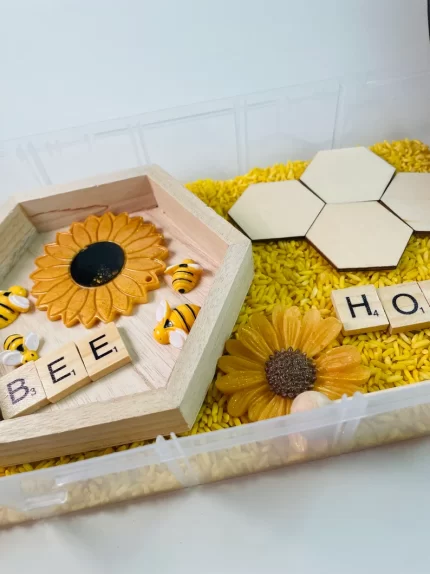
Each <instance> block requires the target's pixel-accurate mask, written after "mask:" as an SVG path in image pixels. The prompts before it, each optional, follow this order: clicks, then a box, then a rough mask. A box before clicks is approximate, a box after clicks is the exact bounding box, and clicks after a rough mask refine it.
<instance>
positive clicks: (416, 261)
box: [0, 140, 430, 476]
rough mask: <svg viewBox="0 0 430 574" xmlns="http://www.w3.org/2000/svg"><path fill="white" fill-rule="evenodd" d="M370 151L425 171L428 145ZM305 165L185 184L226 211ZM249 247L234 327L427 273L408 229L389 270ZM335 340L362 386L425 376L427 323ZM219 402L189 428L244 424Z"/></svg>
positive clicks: (283, 246)
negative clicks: (278, 309)
mask: <svg viewBox="0 0 430 574" xmlns="http://www.w3.org/2000/svg"><path fill="white" fill-rule="evenodd" d="M370 149H371V150H372V151H374V152H375V153H376V154H378V155H379V156H381V157H382V158H384V159H385V160H386V161H388V162H389V163H390V164H392V165H393V166H394V167H395V168H396V169H397V170H398V171H410V172H430V149H429V147H428V146H426V145H424V144H423V143H421V142H419V141H410V140H404V141H395V142H392V143H388V142H384V143H378V144H376V145H374V146H373V147H371V148H370ZM307 165H308V164H307V162H302V161H294V162H288V163H287V164H277V165H274V166H272V167H269V168H266V169H259V168H256V169H253V170H251V171H250V172H249V173H248V174H246V175H243V176H239V177H236V178H235V179H232V180H229V181H212V180H201V181H197V182H195V183H191V184H189V185H188V186H187V187H188V188H189V189H190V190H191V191H192V192H193V193H195V194H196V195H197V196H198V197H199V198H200V199H202V200H203V201H204V202H205V203H206V204H207V205H209V206H210V207H212V208H213V209H214V210H215V211H216V212H217V213H219V214H220V215H222V216H223V217H226V216H227V212H228V210H229V209H230V207H231V206H232V205H233V203H234V202H235V201H236V200H237V199H238V197H239V196H240V195H241V194H242V193H243V191H244V190H245V189H246V188H247V187H248V186H249V185H250V184H251V183H258V182H266V181H281V180H285V179H298V178H299V177H300V176H301V174H302V173H303V171H304V169H305V167H306V166H307ZM375 248H377V246H375ZM253 253H254V265H255V277H254V281H253V283H252V285H251V288H250V290H249V293H248V295H247V297H246V300H245V303H244V305H243V307H242V310H241V313H240V316H239V319H238V322H237V325H239V324H241V323H244V322H246V321H247V320H248V318H249V316H250V315H251V314H252V313H255V312H257V311H264V312H267V313H269V312H271V311H272V309H273V305H274V303H275V302H279V301H280V302H282V303H285V304H287V305H298V306H299V307H300V308H301V309H302V310H303V311H306V310H308V309H310V308H312V307H314V308H317V309H320V311H321V313H322V314H323V315H324V316H328V315H333V314H334V313H333V307H332V304H331V300H330V293H331V290H332V289H339V288H343V287H351V286H353V285H364V284H369V283H373V284H374V285H375V287H384V286H385V285H394V284H396V283H403V282H406V281H421V280H424V279H430V236H428V237H417V236H415V235H413V236H412V237H411V239H410V241H409V244H408V246H407V249H406V251H405V253H404V254H403V257H402V259H401V261H400V264H399V266H398V267H397V269H395V270H393V271H378V272H372V271H370V272H362V271H357V272H355V273H339V272H338V271H336V270H334V269H333V267H332V266H331V265H330V264H329V263H328V262H327V261H326V260H325V259H324V258H323V257H322V256H321V255H319V254H318V253H317V251H315V249H314V248H313V247H312V246H311V245H310V244H309V243H308V242H307V241H305V240H302V241H272V242H270V243H255V244H254V245H253ZM237 325H236V327H237ZM339 341H340V343H341V344H352V345H355V346H357V347H358V349H359V350H360V353H361V356H362V361H363V363H364V364H365V365H368V366H369V367H370V369H371V371H372V376H371V378H370V380H369V382H368V384H367V387H366V388H364V389H363V390H364V392H374V391H379V390H382V389H388V388H391V387H394V386H400V385H409V384H411V383H417V382H419V381H422V380H425V379H430V357H429V350H430V329H426V330H423V331H418V332H416V333H401V334H399V335H392V336H390V335H389V334H388V333H387V332H384V331H382V332H377V333H369V334H364V335H357V336H352V337H343V338H342V337H340V339H339ZM226 400H227V397H226V396H224V395H223V394H222V393H221V392H220V391H218V390H217V389H216V388H215V386H214V384H212V385H211V386H210V388H209V391H208V394H207V396H206V399H205V402H204V404H203V406H202V408H201V410H200V413H199V415H198V418H197V421H196V423H195V425H194V426H193V428H192V430H191V431H190V433H191V434H196V433H200V432H210V431H213V430H218V429H221V428H227V427H229V426H234V425H241V424H245V423H247V422H248V420H247V418H246V417H241V418H240V419H238V418H232V417H230V416H229V415H228V413H227V412H226ZM143 444H144V442H138V443H137V442H136V443H133V444H130V445H123V446H120V447H113V448H108V449H105V450H102V451H92V452H87V453H83V454H79V455H71V456H62V457H60V458H56V459H51V460H46V461H42V462H40V463H33V464H23V465H20V466H11V467H8V468H2V467H0V476H4V475H10V474H16V473H19V472H26V471H30V470H34V469H39V468H48V467H50V466H58V465H61V464H66V463H69V462H75V461H77V460H84V459H87V458H92V457H94V456H101V455H103V454H109V453H112V452H115V451H121V450H127V449H129V448H135V447H137V446H141V445H143Z"/></svg>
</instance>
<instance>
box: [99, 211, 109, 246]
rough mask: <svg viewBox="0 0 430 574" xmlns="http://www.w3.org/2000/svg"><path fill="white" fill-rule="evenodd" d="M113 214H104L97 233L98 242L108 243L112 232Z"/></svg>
mask: <svg viewBox="0 0 430 574" xmlns="http://www.w3.org/2000/svg"><path fill="white" fill-rule="evenodd" d="M112 227H113V223H112V214H111V213H104V214H103V215H102V216H101V218H100V225H99V228H98V231H97V240H98V241H108V239H109V237H110V234H111V232H112Z"/></svg>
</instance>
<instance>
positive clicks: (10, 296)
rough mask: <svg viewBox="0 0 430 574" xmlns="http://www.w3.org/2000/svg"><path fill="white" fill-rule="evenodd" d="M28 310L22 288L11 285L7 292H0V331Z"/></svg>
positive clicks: (27, 301) (25, 292)
mask: <svg viewBox="0 0 430 574" xmlns="http://www.w3.org/2000/svg"><path fill="white" fill-rule="evenodd" d="M29 309H30V301H29V300H28V299H27V289H24V287H20V286H19V285H13V286H12V287H9V289H8V290H7V291H0V329H3V328H4V327H7V326H8V325H10V324H11V323H13V322H14V321H15V319H16V318H17V317H19V315H20V313H27V311H28V310H29Z"/></svg>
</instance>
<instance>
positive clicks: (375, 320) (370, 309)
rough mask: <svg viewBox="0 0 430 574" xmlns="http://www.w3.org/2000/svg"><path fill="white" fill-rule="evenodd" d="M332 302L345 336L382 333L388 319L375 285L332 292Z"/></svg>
mask: <svg viewBox="0 0 430 574" xmlns="http://www.w3.org/2000/svg"><path fill="white" fill-rule="evenodd" d="M331 300H332V303H333V307H334V310H335V312H336V315H337V318H338V319H339V321H341V322H342V324H343V329H342V332H343V334H344V335H358V334H359V333H369V332H370V331H381V330H383V329H386V328H387V327H388V319H387V316H386V314H385V312H384V308H383V306H382V303H381V301H380V300H379V297H378V293H377V291H376V287H375V286H374V285H360V286H358V287H349V288H347V289H338V290H335V291H332V293H331Z"/></svg>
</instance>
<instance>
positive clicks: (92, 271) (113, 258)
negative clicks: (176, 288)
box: [30, 213, 168, 328]
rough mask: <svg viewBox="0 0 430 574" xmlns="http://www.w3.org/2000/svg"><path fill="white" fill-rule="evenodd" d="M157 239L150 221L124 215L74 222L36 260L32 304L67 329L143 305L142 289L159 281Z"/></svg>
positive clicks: (162, 254)
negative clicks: (135, 305)
mask: <svg viewBox="0 0 430 574" xmlns="http://www.w3.org/2000/svg"><path fill="white" fill-rule="evenodd" d="M162 241H163V236H162V235H161V234H159V233H156V229H155V227H154V225H152V223H145V222H144V220H143V219H142V217H129V216H128V215H127V214H126V213H121V214H120V215H113V214H112V213H105V214H104V215H102V216H101V217H97V216H95V215H90V216H89V217H87V219H86V220H85V221H84V222H83V223H73V225H72V226H71V227H70V229H69V231H67V232H64V233H57V237H56V242H55V243H51V244H49V245H45V247H44V251H45V255H42V256H41V257H38V258H37V259H36V261H35V263H36V265H37V267H38V269H37V270H36V271H34V272H33V273H32V274H31V275H30V277H31V278H32V279H33V281H34V285H33V289H32V290H31V293H32V294H33V295H34V296H35V297H36V298H37V302H36V307H37V308H38V309H46V310H47V314H48V318H49V319H51V321H55V320H57V319H60V318H61V319H62V320H63V322H64V324H65V325H66V326H67V327H71V326H72V325H75V324H76V323H78V322H80V323H82V324H83V325H84V326H85V327H87V328H89V327H92V326H93V325H94V324H95V323H96V322H97V321H98V320H100V321H103V322H105V323H109V322H110V321H113V319H114V318H115V316H116V315H117V314H122V315H130V314H131V312H132V308H133V305H134V304H135V303H146V301H147V292H148V291H150V290H152V289H156V288H157V287H158V286H159V285H160V282H159V279H158V275H159V274H161V273H163V272H164V270H165V268H166V265H165V263H164V262H163V261H162V260H163V259H165V258H166V257H167V255H168V251H167V248H166V247H163V246H162V245H160V243H161V242H162Z"/></svg>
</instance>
